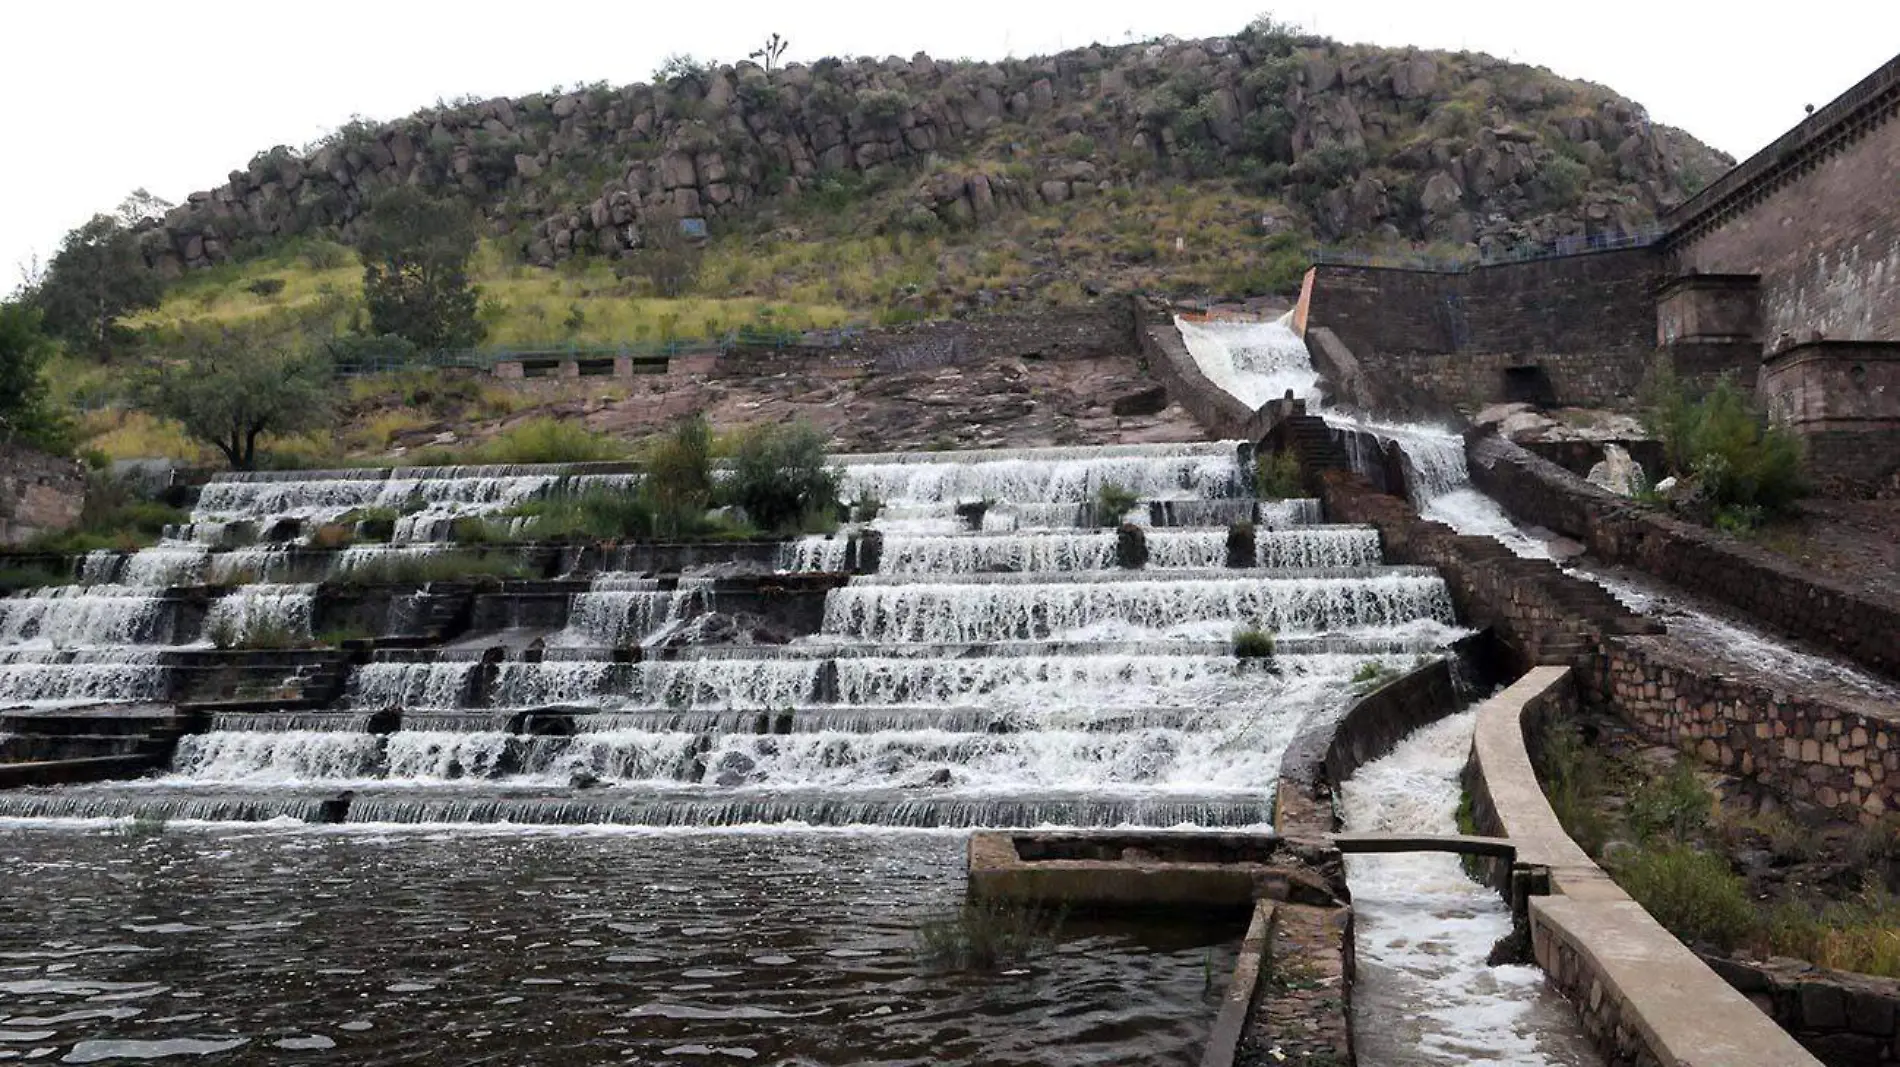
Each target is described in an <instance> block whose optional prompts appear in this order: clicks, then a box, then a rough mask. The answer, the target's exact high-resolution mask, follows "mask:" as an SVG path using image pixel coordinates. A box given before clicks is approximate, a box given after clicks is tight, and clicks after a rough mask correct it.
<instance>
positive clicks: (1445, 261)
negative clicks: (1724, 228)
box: [1307, 226, 1669, 274]
mask: <svg viewBox="0 0 1900 1067" xmlns="http://www.w3.org/2000/svg"><path fill="white" fill-rule="evenodd" d="M1668 232H1669V231H1668V230H1667V229H1666V228H1664V227H1660V226H1655V227H1648V228H1645V229H1641V230H1632V231H1628V232H1622V233H1596V234H1589V235H1584V236H1576V237H1559V238H1557V239H1556V240H1554V241H1526V242H1522V243H1519V244H1515V245H1510V246H1507V247H1502V248H1500V247H1492V248H1490V249H1484V250H1480V251H1479V252H1476V253H1471V254H1467V255H1462V256H1432V255H1426V254H1425V253H1422V252H1362V251H1358V250H1355V249H1349V248H1328V247H1324V246H1320V247H1315V248H1311V249H1308V250H1307V255H1308V258H1310V259H1311V260H1312V262H1313V264H1314V265H1315V266H1334V267H1390V268H1396V269H1400V270H1422V271H1434V272H1437V273H1441V274H1462V273H1464V272H1465V271H1468V270H1470V269H1471V268H1473V267H1488V266H1492V265H1494V264H1499V263H1525V262H1529V261H1531V260H1539V259H1558V258H1561V257H1564V256H1575V255H1582V254H1584V253H1586V252H1607V251H1612V250H1615V249H1620V248H1647V247H1649V246H1650V245H1653V244H1655V243H1657V242H1658V241H1660V240H1662V238H1663V236H1664V235H1665V234H1667V233H1668Z"/></svg>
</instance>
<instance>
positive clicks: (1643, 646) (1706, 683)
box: [1601, 637, 1900, 822]
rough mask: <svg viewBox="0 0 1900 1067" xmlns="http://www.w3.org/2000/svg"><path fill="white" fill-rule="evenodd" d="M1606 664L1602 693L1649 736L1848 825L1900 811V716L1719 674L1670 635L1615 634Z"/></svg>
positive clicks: (1858, 703)
mask: <svg viewBox="0 0 1900 1067" xmlns="http://www.w3.org/2000/svg"><path fill="white" fill-rule="evenodd" d="M1604 663H1605V667H1606V670H1607V675H1606V676H1605V677H1604V678H1603V679H1602V680H1601V682H1602V686H1603V689H1604V691H1605V694H1606V695H1607V696H1608V698H1609V700H1610V701H1611V703H1612V704H1613V705H1614V706H1615V708H1616V709H1617V712H1618V714H1619V715H1620V716H1621V717H1622V718H1623V719H1624V721H1626V722H1628V723H1629V724H1630V725H1631V726H1633V727H1634V728H1635V729H1636V731H1637V732H1638V733H1639V734H1641V735H1642V736H1643V737H1644V738H1646V739H1647V740H1649V741H1652V742H1654V743H1657V744H1665V745H1671V746H1673V747H1675V748H1678V749H1681V750H1683V751H1685V752H1690V753H1694V754H1695V755H1696V756H1697V757H1698V758H1700V759H1701V760H1702V761H1703V762H1705V763H1707V764H1709V765H1710V766H1714V767H1720V768H1723V769H1724V770H1727V771H1729V772H1730V773H1733V774H1738V775H1741V776H1743V777H1745V778H1750V779H1754V780H1756V781H1759V782H1761V783H1762V784H1764V785H1766V786H1768V787H1769V788H1771V789H1773V790H1774V791H1775V792H1777V793H1779V794H1781V795H1782V796H1784V797H1790V798H1792V799H1794V800H1796V801H1801V802H1805V803H1811V804H1816V805H1819V806H1821V807H1823V808H1826V809H1829V810H1830V811H1831V812H1832V813H1833V814H1834V815H1836V816H1837V817H1839V818H1842V819H1845V820H1848V821H1854V820H1859V821H1862V822H1873V821H1875V820H1878V819H1879V818H1881V817H1882V816H1883V815H1885V814H1887V813H1888V812H1896V811H1900V720H1897V719H1896V716H1895V715H1894V712H1893V710H1892V709H1890V708H1887V707H1884V706H1882V705H1880V704H1878V703H1877V702H1875V701H1872V700H1861V701H1852V700H1850V699H1849V698H1846V697H1837V698H1834V699H1829V700H1822V699H1817V698H1814V697H1810V696H1806V695H1803V694H1800V693H1793V692H1789V691H1788V690H1787V688H1786V687H1782V686H1777V685H1775V684H1773V683H1772V682H1771V681H1770V680H1768V679H1765V678H1755V677H1749V676H1745V675H1737V674H1728V673H1721V672H1718V671H1715V670H1712V669H1711V668H1710V665H1709V663H1708V662H1707V660H1706V659H1704V658H1702V657H1700V656H1697V655H1695V654H1693V653H1691V652H1689V651H1687V650H1685V649H1683V648H1682V647H1681V646H1679V645H1677V644H1675V643H1674V642H1672V641H1670V640H1668V639H1664V638H1654V637H1620V638H1612V639H1611V640H1609V641H1608V642H1607V643H1606V647H1605V650H1604Z"/></svg>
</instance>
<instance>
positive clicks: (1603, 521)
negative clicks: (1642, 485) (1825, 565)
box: [1466, 435, 1900, 678]
mask: <svg viewBox="0 0 1900 1067" xmlns="http://www.w3.org/2000/svg"><path fill="white" fill-rule="evenodd" d="M1466 451H1467V454H1468V456H1469V459H1470V468H1471V480H1472V482H1473V483H1474V484H1476V485H1477V487H1478V488H1480V489H1482V490H1484V491H1485V492H1486V493H1489V494H1490V495H1491V496H1492V497H1494V498H1496V500H1497V501H1498V502H1499V503H1500V504H1502V505H1504V507H1505V509H1506V510H1508V511H1509V512H1511V513H1512V514H1513V515H1516V516H1519V517H1521V518H1522V519H1524V520H1525V521H1529V522H1535V523H1537V524H1538V525H1541V526H1544V527H1546V528H1548V529H1552V530H1556V531H1557V532H1559V533H1562V534H1564V535H1566V536H1568V537H1572V538H1575V539H1576V540H1578V541H1579V542H1581V543H1583V544H1584V545H1586V546H1588V547H1589V549H1590V550H1591V551H1592V552H1593V553H1595V554H1596V555H1597V556H1598V557H1599V558H1601V559H1604V560H1606V561H1608V562H1611V563H1621V564H1625V565H1628V566H1632V567H1635V568H1637V569H1639V570H1642V571H1645V572H1647V573H1649V574H1653V575H1655V576H1656V577H1658V578H1661V579H1662V580H1664V581H1666V582H1669V583H1670V584H1672V585H1676V586H1679V587H1681V588H1684V589H1693V590H1697V591H1699V592H1701V593H1704V594H1706V595H1708V596H1712V597H1715V598H1716V599H1718V600H1721V601H1723V602H1725V603H1727V604H1729V605H1730V606H1732V607H1735V608H1738V609H1740V610H1742V611H1744V612H1746V613H1747V614H1748V615H1749V616H1751V617H1752V618H1755V619H1758V620H1760V621H1761V622H1762V623H1763V624H1765V625H1767V626H1768V627H1770V628H1772V629H1775V630H1779V631H1781V632H1783V633H1786V634H1790V635H1793V636H1795V637H1799V638H1802V639H1805V640H1808V641H1812V642H1814V643H1815V644H1817V645H1820V646H1822V647H1823V648H1826V649H1829V650H1831V651H1833V652H1836V653H1838V654H1839V655H1842V656H1844V657H1846V658H1848V659H1851V660H1853V661H1854V662H1856V663H1859V664H1861V665H1862V666H1864V667H1866V668H1868V669H1870V670H1873V671H1876V672H1878V673H1881V674H1884V675H1887V676H1888V677H1890V678H1900V641H1896V640H1894V635H1895V634H1897V633H1900V604H1895V603H1892V602H1890V601H1886V600H1881V599H1878V598H1876V596H1875V595H1874V594H1872V593H1869V592H1865V591H1862V590H1857V589H1853V588H1850V587H1848V586H1847V585H1845V584H1843V583H1840V582H1836V581H1832V580H1829V579H1827V578H1824V577H1822V576H1820V575H1816V574H1812V573H1810V572H1807V571H1804V570H1802V569H1801V568H1800V567H1798V566H1796V565H1795V564H1793V563H1791V562H1789V561H1788V560H1787V559H1786V558H1784V557H1781V556H1779V555H1777V554H1775V553H1771V552H1768V551H1767V550H1765V549H1759V548H1755V547H1754V546H1752V545H1748V544H1744V543H1742V542H1740V541H1737V540H1735V539H1734V538H1732V537H1728V536H1725V535H1723V534H1719V533H1716V532H1714V531H1712V530H1708V529H1705V528H1703V527H1699V526H1695V525H1692V524H1690V523H1686V522H1682V521H1679V520H1676V519H1673V518H1670V517H1668V516H1666V515H1663V514H1661V513H1659V512H1657V511H1655V510H1653V509H1650V508H1647V507H1644V506H1642V505H1639V504H1637V503H1635V502H1633V501H1631V500H1628V499H1625V498H1623V497H1619V496H1616V495H1615V494H1612V493H1609V492H1606V491H1605V490H1602V489H1599V488H1597V487H1596V486H1594V485H1591V484H1590V483H1588V482H1586V481H1584V480H1583V479H1581V478H1578V477H1576V476H1575V475H1573V474H1571V473H1570V472H1568V471H1566V470H1564V469H1563V468H1561V467H1558V466H1557V465H1556V464H1554V463H1550V462H1549V461H1547V460H1543V459H1540V458H1539V457H1537V456H1533V455H1531V454H1530V453H1529V452H1526V451H1525V450H1524V449H1522V448H1520V447H1519V446H1517V445H1515V444H1513V443H1511V442H1510V441H1506V440H1504V439H1502V438H1500V437H1497V436H1495V435H1475V436H1473V437H1471V438H1469V439H1468V440H1467V442H1466Z"/></svg>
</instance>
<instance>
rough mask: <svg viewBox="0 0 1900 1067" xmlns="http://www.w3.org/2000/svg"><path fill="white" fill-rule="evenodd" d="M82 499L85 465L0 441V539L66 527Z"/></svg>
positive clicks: (17, 540) (13, 541) (11, 540)
mask: <svg viewBox="0 0 1900 1067" xmlns="http://www.w3.org/2000/svg"><path fill="white" fill-rule="evenodd" d="M85 504H86V468H84V467H83V466H81V465H79V464H78V463H76V462H74V461H73V460H70V459H61V458H60V457H58V456H49V455H47V454H46V453H44V452H36V451H34V450H33V449H30V448H22V447H20V446H18V445H10V444H0V545H18V544H23V543H25V542H27V541H30V540H32V539H33V538H35V537H38V536H40V535H41V534H48V533H58V532H59V531H61V530H69V529H72V527H73V526H74V525H76V524H77V523H78V522H79V512H80V510H81V509H82V508H84V507H85Z"/></svg>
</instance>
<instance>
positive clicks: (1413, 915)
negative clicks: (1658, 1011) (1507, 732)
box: [1340, 712, 1602, 1067]
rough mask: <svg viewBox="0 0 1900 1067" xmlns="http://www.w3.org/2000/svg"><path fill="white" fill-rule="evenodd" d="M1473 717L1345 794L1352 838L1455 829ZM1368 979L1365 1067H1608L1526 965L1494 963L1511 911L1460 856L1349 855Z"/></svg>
mask: <svg viewBox="0 0 1900 1067" xmlns="http://www.w3.org/2000/svg"><path fill="white" fill-rule="evenodd" d="M1474 722H1475V713H1473V712H1463V713H1460V714H1458V715H1454V716H1451V717H1450V718H1448V719H1445V720H1442V721H1440V722H1438V723H1434V724H1433V725H1431V726H1427V727H1425V728H1423V729H1421V730H1419V731H1418V732H1416V733H1414V734H1413V735H1412V736H1410V737H1408V738H1406V739H1405V740H1404V741H1401V742H1400V743H1399V744H1398V746H1397V747H1396V748H1394V749H1393V751H1392V752H1391V753H1390V754H1389V755H1387V756H1385V757H1384V758H1382V759H1378V760H1374V761H1372V762H1371V763H1368V764H1366V765H1365V766H1363V767H1361V768H1359V769H1358V770H1357V771H1355V772H1354V773H1353V775H1352V777H1350V778H1348V779H1347V780H1346V781H1345V782H1344V783H1343V784H1342V785H1341V788H1340V793H1341V805H1342V814H1343V817H1344V822H1345V825H1346V828H1347V829H1349V830H1353V831H1358V832H1368V833H1419V834H1452V833H1457V832H1458V828H1457V819H1456V816H1455V813H1456V811H1457V807H1458V798H1459V775H1460V773H1461V772H1462V771H1463V770H1464V766H1465V762H1466V760H1467V759H1468V757H1469V755H1470V752H1471V732H1472V726H1473V723H1474ZM1346 871H1347V876H1348V878H1349V880H1350V881H1351V884H1352V907H1353V934H1354V939H1355V941H1356V943H1357V975H1356V977H1355V979H1354V984H1353V1016H1354V1018H1355V1019H1356V1020H1358V1021H1359V1025H1358V1026H1357V1027H1356V1030H1355V1034H1354V1041H1355V1046H1356V1047H1355V1049H1354V1051H1355V1053H1356V1054H1357V1058H1358V1060H1359V1062H1361V1063H1364V1064H1367V1065H1368V1067H1428V1065H1437V1064H1444V1065H1462V1064H1468V1063H1473V1062H1477V1061H1483V1062H1509V1063H1513V1064H1522V1065H1524V1067H1586V1065H1596V1064H1600V1063H1601V1062H1602V1060H1601V1058H1600V1057H1598V1056H1597V1054H1596V1053H1595V1052H1594V1051H1592V1049H1591V1047H1590V1043H1589V1040H1588V1037H1587V1035H1586V1034H1585V1033H1584V1031H1583V1027H1582V1023H1581V1020H1579V1019H1578V1017H1577V1015H1576V1013H1575V1012H1574V1011H1572V1010H1571V1008H1570V1007H1569V1005H1568V1004H1566V1003H1565V1002H1564V1001H1563V999H1562V998H1561V997H1560V996H1558V995H1557V994H1556V993H1555V992H1553V991H1552V990H1551V989H1550V988H1549V987H1548V986H1547V985H1546V983H1545V981H1544V976H1543V973H1542V972H1541V971H1539V970H1538V969H1537V968H1535V967H1529V966H1522V967H1520V966H1499V967H1491V966H1487V965H1486V963H1485V960H1486V958H1487V956H1488V955H1489V954H1490V951H1491V948H1492V946H1493V945H1494V944H1496V943H1497V942H1498V940H1500V939H1501V938H1504V937H1506V936H1508V935H1509V934H1510V933H1511V910H1510V907H1509V906H1508V905H1506V904H1505V902H1504V901H1503V900H1502V899H1501V898H1500V897H1499V896H1498V895H1497V894H1496V893H1495V892H1492V891H1491V890H1489V889H1487V888H1485V887H1484V886H1481V885H1479V884H1478V883H1476V882H1473V881H1472V880H1471V878H1470V877H1469V876H1468V875H1466V873H1465V871H1464V868H1463V866H1462V865H1461V864H1460V862H1459V859H1458V857H1456V856H1454V855H1450V854H1447V853H1433V852H1414V853H1400V854H1396V855H1389V856H1349V857H1347V859H1346Z"/></svg>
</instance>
